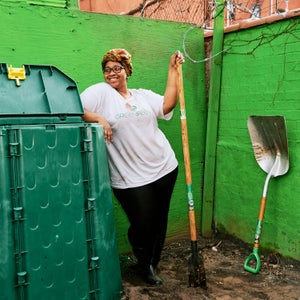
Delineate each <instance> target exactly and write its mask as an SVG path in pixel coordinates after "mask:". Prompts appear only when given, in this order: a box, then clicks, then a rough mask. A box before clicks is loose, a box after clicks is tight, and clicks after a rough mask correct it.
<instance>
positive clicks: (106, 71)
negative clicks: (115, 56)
mask: <svg viewBox="0 0 300 300" xmlns="http://www.w3.org/2000/svg"><path fill="white" fill-rule="evenodd" d="M123 69H124V68H123V67H121V66H114V67H113V68H110V67H106V68H105V69H104V70H103V73H104V74H110V72H111V71H113V72H114V73H120V72H121V71H122V70H123Z"/></svg>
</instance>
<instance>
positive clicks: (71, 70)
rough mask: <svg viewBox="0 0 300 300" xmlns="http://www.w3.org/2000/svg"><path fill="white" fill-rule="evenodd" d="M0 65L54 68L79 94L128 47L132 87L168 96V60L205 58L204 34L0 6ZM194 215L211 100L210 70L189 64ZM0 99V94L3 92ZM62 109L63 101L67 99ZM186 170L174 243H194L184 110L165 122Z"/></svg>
mask: <svg viewBox="0 0 300 300" xmlns="http://www.w3.org/2000/svg"><path fill="white" fill-rule="evenodd" d="M0 27H1V37H2V39H1V43H0V62H5V63H8V64H12V66H13V67H21V66H22V64H30V65H33V64H35V65H54V66H56V67H58V68H59V69H61V70H62V71H63V72H64V73H66V74H67V75H69V76H70V77H71V78H73V79H74V80H75V81H76V82H77V84H78V88H79V90H80V91H82V90H83V89H85V88H86V87H87V86H89V85H91V84H93V83H96V82H98V81H102V80H103V75H102V73H101V66H100V61H101V59H102V55H103V54H104V53H105V52H106V51H107V50H109V49H111V48H116V47H124V48H126V49H127V50H128V51H129V52H131V54H132V57H133V76H132V77H130V78H129V82H128V84H129V86H130V87H143V88H149V89H151V90H153V91H155V92H158V93H163V92H164V88H165V82H166V78H167V72H168V70H167V68H168V63H169V57H170V56H171V54H173V53H174V52H175V51H176V50H182V45H183V43H184V46H185V48H186V50H187V51H188V53H189V55H190V56H191V57H193V58H194V59H195V60H200V59H202V58H203V56H204V47H203V43H204V38H203V32H202V30H200V29H194V30H189V29H190V28H191V26H190V25H188V24H180V23H175V22H162V21H154V20H146V19H141V18H135V17H126V16H113V15H105V14H97V13H88V12H82V11H79V10H76V9H74V10H70V9H63V8H58V7H51V6H49V5H47V6H44V5H29V4H27V3H26V1H16V2H14V1H7V0H6V1H4V2H0ZM183 74H184V88H185V98H186V110H187V117H188V126H189V125H190V127H191V129H192V130H190V131H191V132H190V133H189V138H190V141H191V142H190V144H191V145H190V151H191V165H192V172H193V183H194V186H195V187H194V198H195V210H196V214H197V220H196V221H197V223H198V224H200V203H201V178H202V172H203V171H202V170H203V157H204V152H203V149H204V142H203V141H204V134H205V133H204V132H203V130H202V128H203V127H204V125H205V113H206V108H205V105H206V100H205V80H204V65H203V64H195V63H192V62H190V61H187V62H186V64H185V65H184V67H183ZM0 94H1V92H0ZM62 101H63V99H62ZM160 125H161V128H162V129H163V131H164V132H165V133H166V135H167V136H168V138H169V139H170V142H171V144H172V145H173V147H174V149H175V151H176V155H177V158H178V161H179V163H180V173H179V178H178V181H177V184H176V187H175V191H174V197H173V199H172V203H171V210H170V218H169V228H168V235H169V236H175V235H178V234H185V235H186V236H187V237H189V222H188V205H187V196H186V184H185V176H184V165H183V154H182V146H181V127H180V116H179V106H178V107H177V109H176V110H175V113H174V117H173V119H172V120H171V121H169V122H163V121H162V122H160ZM114 205H115V219H116V223H117V224H116V225H117V238H118V244H119V251H120V252H124V251H129V250H130V247H129V244H128V241H127V225H128V224H127V219H126V217H125V215H124V213H123V211H122V209H121V207H120V206H119V204H118V203H117V202H116V201H114Z"/></svg>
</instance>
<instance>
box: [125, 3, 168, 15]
mask: <svg viewBox="0 0 300 300" xmlns="http://www.w3.org/2000/svg"><path fill="white" fill-rule="evenodd" d="M164 1H166V0H149V1H147V0H143V1H142V2H141V3H140V4H139V6H138V7H136V8H134V9H132V10H130V11H129V12H127V13H122V15H125V16H132V15H134V14H136V13H138V12H141V14H143V12H144V10H145V9H146V8H147V7H149V6H151V5H153V4H156V3H158V2H164Z"/></svg>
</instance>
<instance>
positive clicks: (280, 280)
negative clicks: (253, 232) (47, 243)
mask: <svg viewBox="0 0 300 300" xmlns="http://www.w3.org/2000/svg"><path fill="white" fill-rule="evenodd" d="M190 246H191V243H190V240H189V239H186V238H180V239H177V240H176V241H172V242H169V243H166V245H165V247H164V250H163V253H162V259H161V262H160V264H159V269H158V273H159V276H160V277H161V279H162V280H163V285H161V286H155V287H153V286H151V285H148V284H146V283H144V282H143V281H142V280H141V279H140V278H139V277H138V275H137V274H136V272H135V268H134V266H135V264H136V260H135V258H134V257H133V256H132V255H128V256H122V257H121V271H122V278H123V289H124V295H123V297H122V300H128V299H130V300H148V299H158V300H169V299H172V300H194V299H195V300H196V299H197V300H202V299H203V300H231V299H236V300H244V299H247V300H248V299H251V300H256V299H258V300H260V299H264V300H267V299H270V300H273V299H274V300H283V299H284V300H300V262H299V261H295V260H291V259H287V258H283V257H281V256H280V255H279V254H277V253H263V254H261V265H262V266H261V270H260V272H259V273H258V274H256V275H254V274H251V273H249V272H246V271H244V269H243V265H244V261H245V259H246V257H247V256H248V255H249V254H250V253H251V251H252V248H251V247H249V245H247V244H245V243H243V242H242V241H240V240H238V239H235V238H233V237H231V236H227V235H218V236H217V237H215V238H214V239H213V240H207V239H202V238H199V240H198V247H199V251H200V253H201V256H202V257H203V259H204V266H205V271H206V281H207V287H208V288H207V290H205V289H203V288H201V287H190V286H189V279H188V276H189V271H188V266H187V261H188V259H189V257H190V256H191V247H190Z"/></svg>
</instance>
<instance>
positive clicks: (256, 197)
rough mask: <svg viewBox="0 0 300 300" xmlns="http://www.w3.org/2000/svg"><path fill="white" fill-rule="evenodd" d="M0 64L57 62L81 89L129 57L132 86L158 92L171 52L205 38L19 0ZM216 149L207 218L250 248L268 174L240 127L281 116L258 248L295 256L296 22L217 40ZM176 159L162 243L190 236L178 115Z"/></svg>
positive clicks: (121, 224)
mask: <svg viewBox="0 0 300 300" xmlns="http://www.w3.org/2000/svg"><path fill="white" fill-rule="evenodd" d="M0 26H1V29H2V30H1V38H2V39H1V43H0V61H1V62H6V63H8V64H12V65H13V66H15V67H19V66H21V65H22V64H38V65H55V66H57V67H58V68H60V69H61V70H63V71H64V72H65V73H66V74H68V75H69V76H71V77H72V78H73V79H75V80H76V81H77V83H78V88H79V90H80V91H82V90H83V89H84V88H86V87H87V86H89V85H91V84H93V83H95V82H97V81H99V80H102V75H101V72H100V59H101V56H102V54H103V53H104V52H105V51H106V50H108V49H110V48H113V47H124V48H127V49H128V50H129V51H130V52H131V53H132V55H133V66H134V74H133V77H132V78H130V80H129V86H130V87H144V88H149V89H152V90H154V91H156V92H159V93H163V91H164V85H165V80H166V76H167V65H168V60H169V57H170V55H171V54H172V53H173V52H174V51H176V50H177V49H179V50H182V46H183V42H184V43H185V47H186V49H187V51H188V54H189V55H190V56H191V57H192V58H193V59H195V60H200V59H202V58H203V55H204V54H203V49H204V47H203V35H202V31H201V30H199V29H194V30H191V31H188V30H189V29H190V26H189V25H188V24H180V23H175V22H163V21H155V20H146V19H139V18H134V17H127V16H113V15H103V14H97V13H87V12H80V11H78V10H77V9H73V10H67V9H62V8H54V7H49V6H38V5H34V6H32V5H27V4H26V3H25V2H24V1H8V0H6V1H1V2H0ZM228 47H231V49H230V51H229V52H228V53H226V54H224V57H223V63H222V64H223V65H222V82H221V99H220V119H219V128H218V142H217V161H216V170H217V172H216V182H215V203H214V220H215V223H216V225H217V229H218V230H221V231H222V230H223V231H227V232H229V233H231V234H232V235H235V236H237V237H239V238H241V239H243V240H245V241H247V242H249V243H252V242H253V238H254V231H255V227H256V223H257V214H258V210H259V204H260V198H261V194H262V188H263V183H264V180H265V177H266V174H265V173H264V172H263V171H262V170H261V169H260V167H259V166H258V164H257V163H256V161H255V158H254V155H253V150H252V146H251V143H250V137H249V134H248V129H247V118H248V116H249V115H255V114H260V115H284V116H285V117H286V120H287V130H288V138H289V152H290V170H289V173H288V174H286V175H284V176H282V177H278V178H273V179H271V182H270V184H269V192H268V200H267V208H266V213H265V222H264V226H263V233H262V240H261V246H262V247H263V248H270V249H273V250H275V251H278V252H280V253H281V254H283V255H286V256H290V257H293V258H296V259H300V252H299V251H300V245H299V241H300V232H299V230H300V229H299V228H300V204H299V203H300V202H299V201H298V198H299V197H298V194H299V192H300V191H299V190H300V185H299V183H298V182H299V175H298V174H300V173H299V170H298V169H297V168H298V163H297V162H298V157H300V153H299V151H300V150H299V149H300V148H299V147H298V146H299V137H298V136H299V134H300V127H299V121H298V113H299V110H300V102H299V89H300V88H299V84H298V82H299V80H300V55H299V52H300V50H299V49H300V25H299V18H294V19H291V20H286V21H280V22H277V23H274V24H269V25H265V26H260V27H256V28H252V29H247V30H243V31H239V32H235V33H230V34H226V35H225V39H224V49H227V48H228ZM183 73H184V91H185V100H186V109H187V120H188V128H189V140H190V151H191V165H192V175H193V192H194V193H193V194H194V198H195V199H194V200H195V205H196V217H197V219H196V222H197V224H200V215H201V212H200V208H201V204H200V203H201V202H202V197H201V193H202V191H201V187H202V177H203V160H204V159H203V157H204V143H205V136H204V134H205V128H206V101H205V89H204V86H205V79H204V64H203V63H193V62H192V61H190V60H188V59H187V62H186V64H185V65H184V68H183ZM160 125H161V128H162V129H163V130H164V132H165V133H166V135H167V136H168V137H169V139H170V141H171V144H172V145H173V147H174V149H175V151H176V154H177V157H178V160H179V162H180V174H179V178H178V181H177V184H176V187H175V192H174V196H173V199H172V204H171V211H170V218H169V230H168V237H173V236H176V235H181V234H186V235H188V231H189V227H188V214H187V197H186V186H185V176H184V166H183V156H182V147H181V129H180V119H179V110H178V108H177V110H176V111H175V114H174V118H173V119H172V121H170V122H167V123H166V122H160ZM114 205H115V216H116V225H117V237H118V244H119V250H120V252H125V251H128V250H129V249H130V248H129V245H128V241H127V237H126V228H127V220H126V217H125V215H124V214H123V212H122V210H121V208H120V206H119V205H118V203H117V202H116V201H114Z"/></svg>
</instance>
